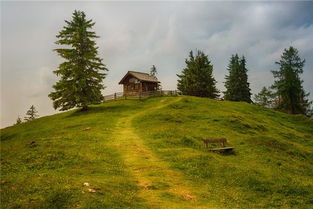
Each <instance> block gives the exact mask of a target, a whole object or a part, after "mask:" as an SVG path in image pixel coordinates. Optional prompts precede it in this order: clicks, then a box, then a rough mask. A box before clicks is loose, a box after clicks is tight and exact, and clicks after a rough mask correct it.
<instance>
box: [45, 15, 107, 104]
mask: <svg viewBox="0 0 313 209" xmlns="http://www.w3.org/2000/svg"><path fill="white" fill-rule="evenodd" d="M65 22H66V26H64V27H63V29H62V30H61V31H60V32H59V34H58V35H57V36H56V37H57V38H58V39H59V40H58V41H56V44H58V45H62V46H65V47H64V48H58V49H55V51H56V52H57V53H58V54H59V55H60V56H61V57H62V58H64V59H65V60H66V61H65V62H63V63H61V64H60V65H59V68H58V69H57V70H55V71H54V73H55V74H56V75H57V76H60V80H59V81H58V82H57V83H56V84H55V85H54V86H53V88H54V90H55V91H54V92H52V93H50V94H49V97H50V98H51V99H52V100H53V107H54V108H55V109H58V108H60V110H68V109H71V108H74V107H81V108H82V110H87V108H88V105H90V104H97V103H100V102H101V101H102V99H103V96H102V94H101V90H102V89H104V85H103V84H102V81H103V79H104V78H105V76H106V74H105V71H107V68H106V67H105V65H104V64H103V63H102V59H101V58H99V57H98V47H97V46H96V43H95V41H94V39H95V38H98V36H97V35H96V33H95V32H94V31H92V30H91V29H92V27H93V26H94V24H95V23H94V22H92V20H87V19H86V15H85V13H84V12H82V11H76V10H75V11H74V13H73V16H72V20H71V21H67V20H66V21H65Z"/></svg>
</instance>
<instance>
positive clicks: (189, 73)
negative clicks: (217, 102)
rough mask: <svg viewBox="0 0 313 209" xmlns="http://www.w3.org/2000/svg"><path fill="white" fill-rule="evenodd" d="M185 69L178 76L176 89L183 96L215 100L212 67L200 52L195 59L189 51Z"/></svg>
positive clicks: (215, 90) (205, 56) (215, 93)
mask: <svg viewBox="0 0 313 209" xmlns="http://www.w3.org/2000/svg"><path fill="white" fill-rule="evenodd" d="M185 62H186V68H184V69H183V71H182V74H180V75H177V76H178V78H179V79H178V84H177V89H178V90H179V91H181V93H182V94H184V95H191V96H200V97H210V98H217V97H218V96H219V95H218V93H219V92H218V90H217V88H216V86H215V84H216V80H215V79H214V78H213V65H212V64H211V62H210V61H209V59H208V56H207V55H205V54H204V53H203V52H202V51H197V55H196V57H194V55H193V52H192V51H190V53H189V59H188V58H187V59H186V61H185Z"/></svg>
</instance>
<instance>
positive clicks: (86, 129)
mask: <svg viewBox="0 0 313 209" xmlns="http://www.w3.org/2000/svg"><path fill="white" fill-rule="evenodd" d="M90 129H91V128H90V127H87V128H84V129H83V131H89V130H90Z"/></svg>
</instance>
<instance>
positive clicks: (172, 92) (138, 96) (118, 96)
mask: <svg viewBox="0 0 313 209" xmlns="http://www.w3.org/2000/svg"><path fill="white" fill-rule="evenodd" d="M177 95H179V92H178V91H177V90H159V91H145V92H132V93H127V94H124V93H123V92H116V93H114V94H110V95H106V96H104V98H103V101H104V102H106V101H110V100H120V99H144V98H148V97H156V96H177Z"/></svg>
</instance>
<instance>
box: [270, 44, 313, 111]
mask: <svg viewBox="0 0 313 209" xmlns="http://www.w3.org/2000/svg"><path fill="white" fill-rule="evenodd" d="M304 63H305V60H302V59H301V58H300V56H299V54H298V50H297V49H296V48H294V47H292V46H290V47H289V48H288V49H285V50H284V52H283V54H282V55H281V59H280V61H278V62H276V64H277V65H278V66H279V69H278V70H273V71H272V73H273V76H274V78H275V79H276V80H275V82H274V84H273V85H272V88H273V89H274V90H275V94H276V96H277V97H278V104H277V109H280V110H283V111H286V112H288V113H291V114H297V113H301V114H306V113H307V112H308V111H309V106H310V102H309V101H308V99H307V96H308V95H309V93H305V91H304V89H303V87H302V83H303V81H302V80H301V78H300V74H302V73H303V67H304Z"/></svg>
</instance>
